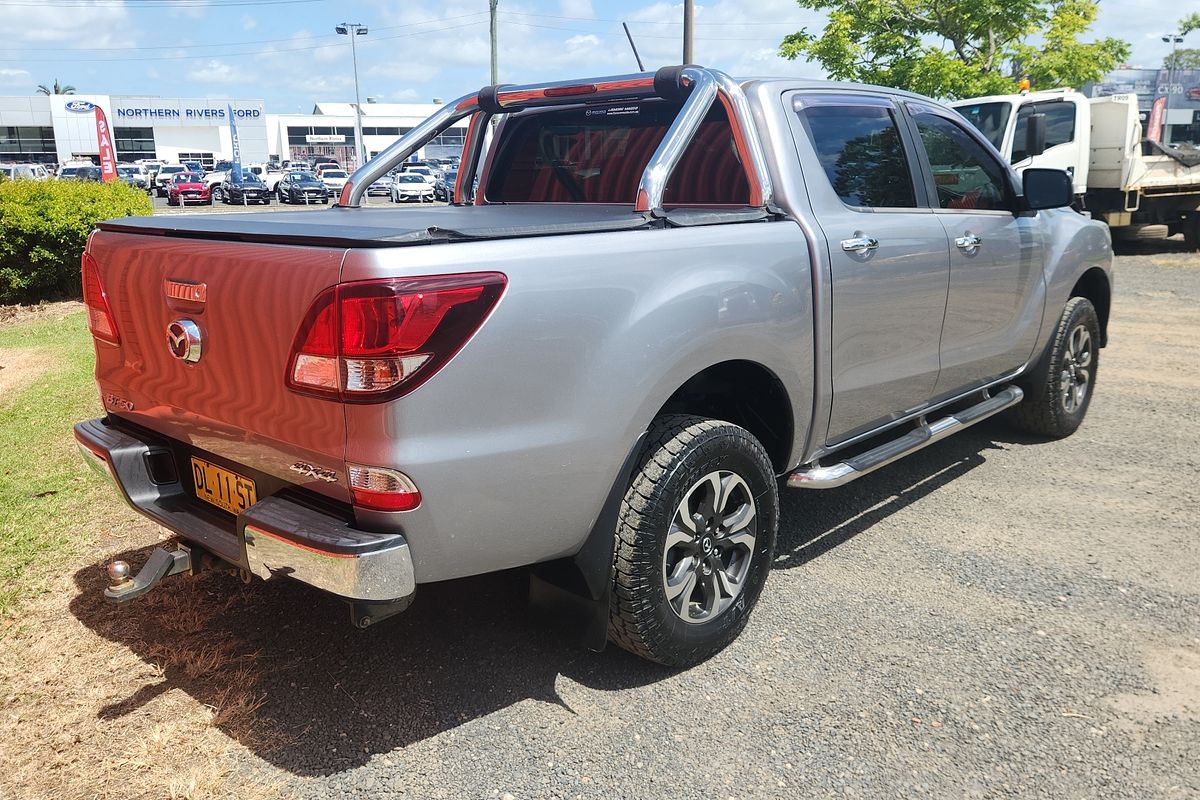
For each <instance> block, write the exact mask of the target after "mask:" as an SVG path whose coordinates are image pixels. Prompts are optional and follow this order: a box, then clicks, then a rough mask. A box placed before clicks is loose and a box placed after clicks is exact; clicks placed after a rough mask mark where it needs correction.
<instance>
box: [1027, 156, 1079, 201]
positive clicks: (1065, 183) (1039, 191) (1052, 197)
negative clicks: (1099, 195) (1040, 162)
mask: <svg viewBox="0 0 1200 800" xmlns="http://www.w3.org/2000/svg"><path fill="white" fill-rule="evenodd" d="M1021 192H1022V194H1023V195H1024V198H1025V208H1026V209H1027V210H1029V211H1038V210H1039V209H1043V208H1063V207H1065V206H1069V205H1071V201H1072V200H1074V199H1075V187H1074V184H1073V183H1072V181H1071V176H1070V175H1068V174H1067V173H1066V171H1065V170H1061V169H1046V168H1042V167H1030V168H1029V169H1027V170H1025V171H1024V172H1023V173H1021Z"/></svg>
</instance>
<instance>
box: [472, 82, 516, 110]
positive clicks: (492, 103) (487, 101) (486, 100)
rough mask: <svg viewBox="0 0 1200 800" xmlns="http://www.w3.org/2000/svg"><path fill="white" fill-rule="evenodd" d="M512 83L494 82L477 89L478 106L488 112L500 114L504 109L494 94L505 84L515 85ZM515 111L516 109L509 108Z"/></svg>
mask: <svg viewBox="0 0 1200 800" xmlns="http://www.w3.org/2000/svg"><path fill="white" fill-rule="evenodd" d="M515 85H516V84H512V83H494V84H492V85H491V86H485V87H483V88H482V89H480V90H479V101H478V102H479V108H480V109H481V110H482V111H485V112H487V113H488V114H502V113H504V109H503V108H501V107H500V101H499V100H498V99H497V98H496V94H497V93H498V92H499V91H500V90H501V89H503V88H505V87H507V86H515ZM510 110H511V111H517V110H518V109H510Z"/></svg>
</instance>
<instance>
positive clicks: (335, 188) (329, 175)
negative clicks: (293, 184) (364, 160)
mask: <svg viewBox="0 0 1200 800" xmlns="http://www.w3.org/2000/svg"><path fill="white" fill-rule="evenodd" d="M317 177H318V178H320V179H321V183H323V184H325V189H326V191H328V192H329V196H330V197H334V196H335V195H337V194H338V192H340V191H342V187H343V186H345V185H346V181H347V180H349V178H350V176H349V175H347V174H346V170H344V169H335V168H333V167H330V168H328V169H325V170H323V171H321V172H318V173H317Z"/></svg>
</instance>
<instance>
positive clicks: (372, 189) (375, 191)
mask: <svg viewBox="0 0 1200 800" xmlns="http://www.w3.org/2000/svg"><path fill="white" fill-rule="evenodd" d="M391 194H392V176H391V175H382V176H380V177H379V178H378V179H376V180H375V181H374V182H373V183H372V184H371V185H370V186H368V187H367V196H368V197H390V196H391Z"/></svg>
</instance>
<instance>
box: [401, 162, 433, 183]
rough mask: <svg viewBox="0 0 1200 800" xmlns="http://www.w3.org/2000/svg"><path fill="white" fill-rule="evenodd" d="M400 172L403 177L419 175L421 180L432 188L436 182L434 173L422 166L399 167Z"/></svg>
mask: <svg viewBox="0 0 1200 800" xmlns="http://www.w3.org/2000/svg"><path fill="white" fill-rule="evenodd" d="M400 172H401V174H404V175H420V176H421V180H423V181H425V182H426V183H428V184H429V185H430V186H433V184H435V183H436V182H437V175H436V174H435V173H434V171H433V169H432V168H430V167H427V166H425V165H424V164H405V165H404V166H403V167H401V169H400Z"/></svg>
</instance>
